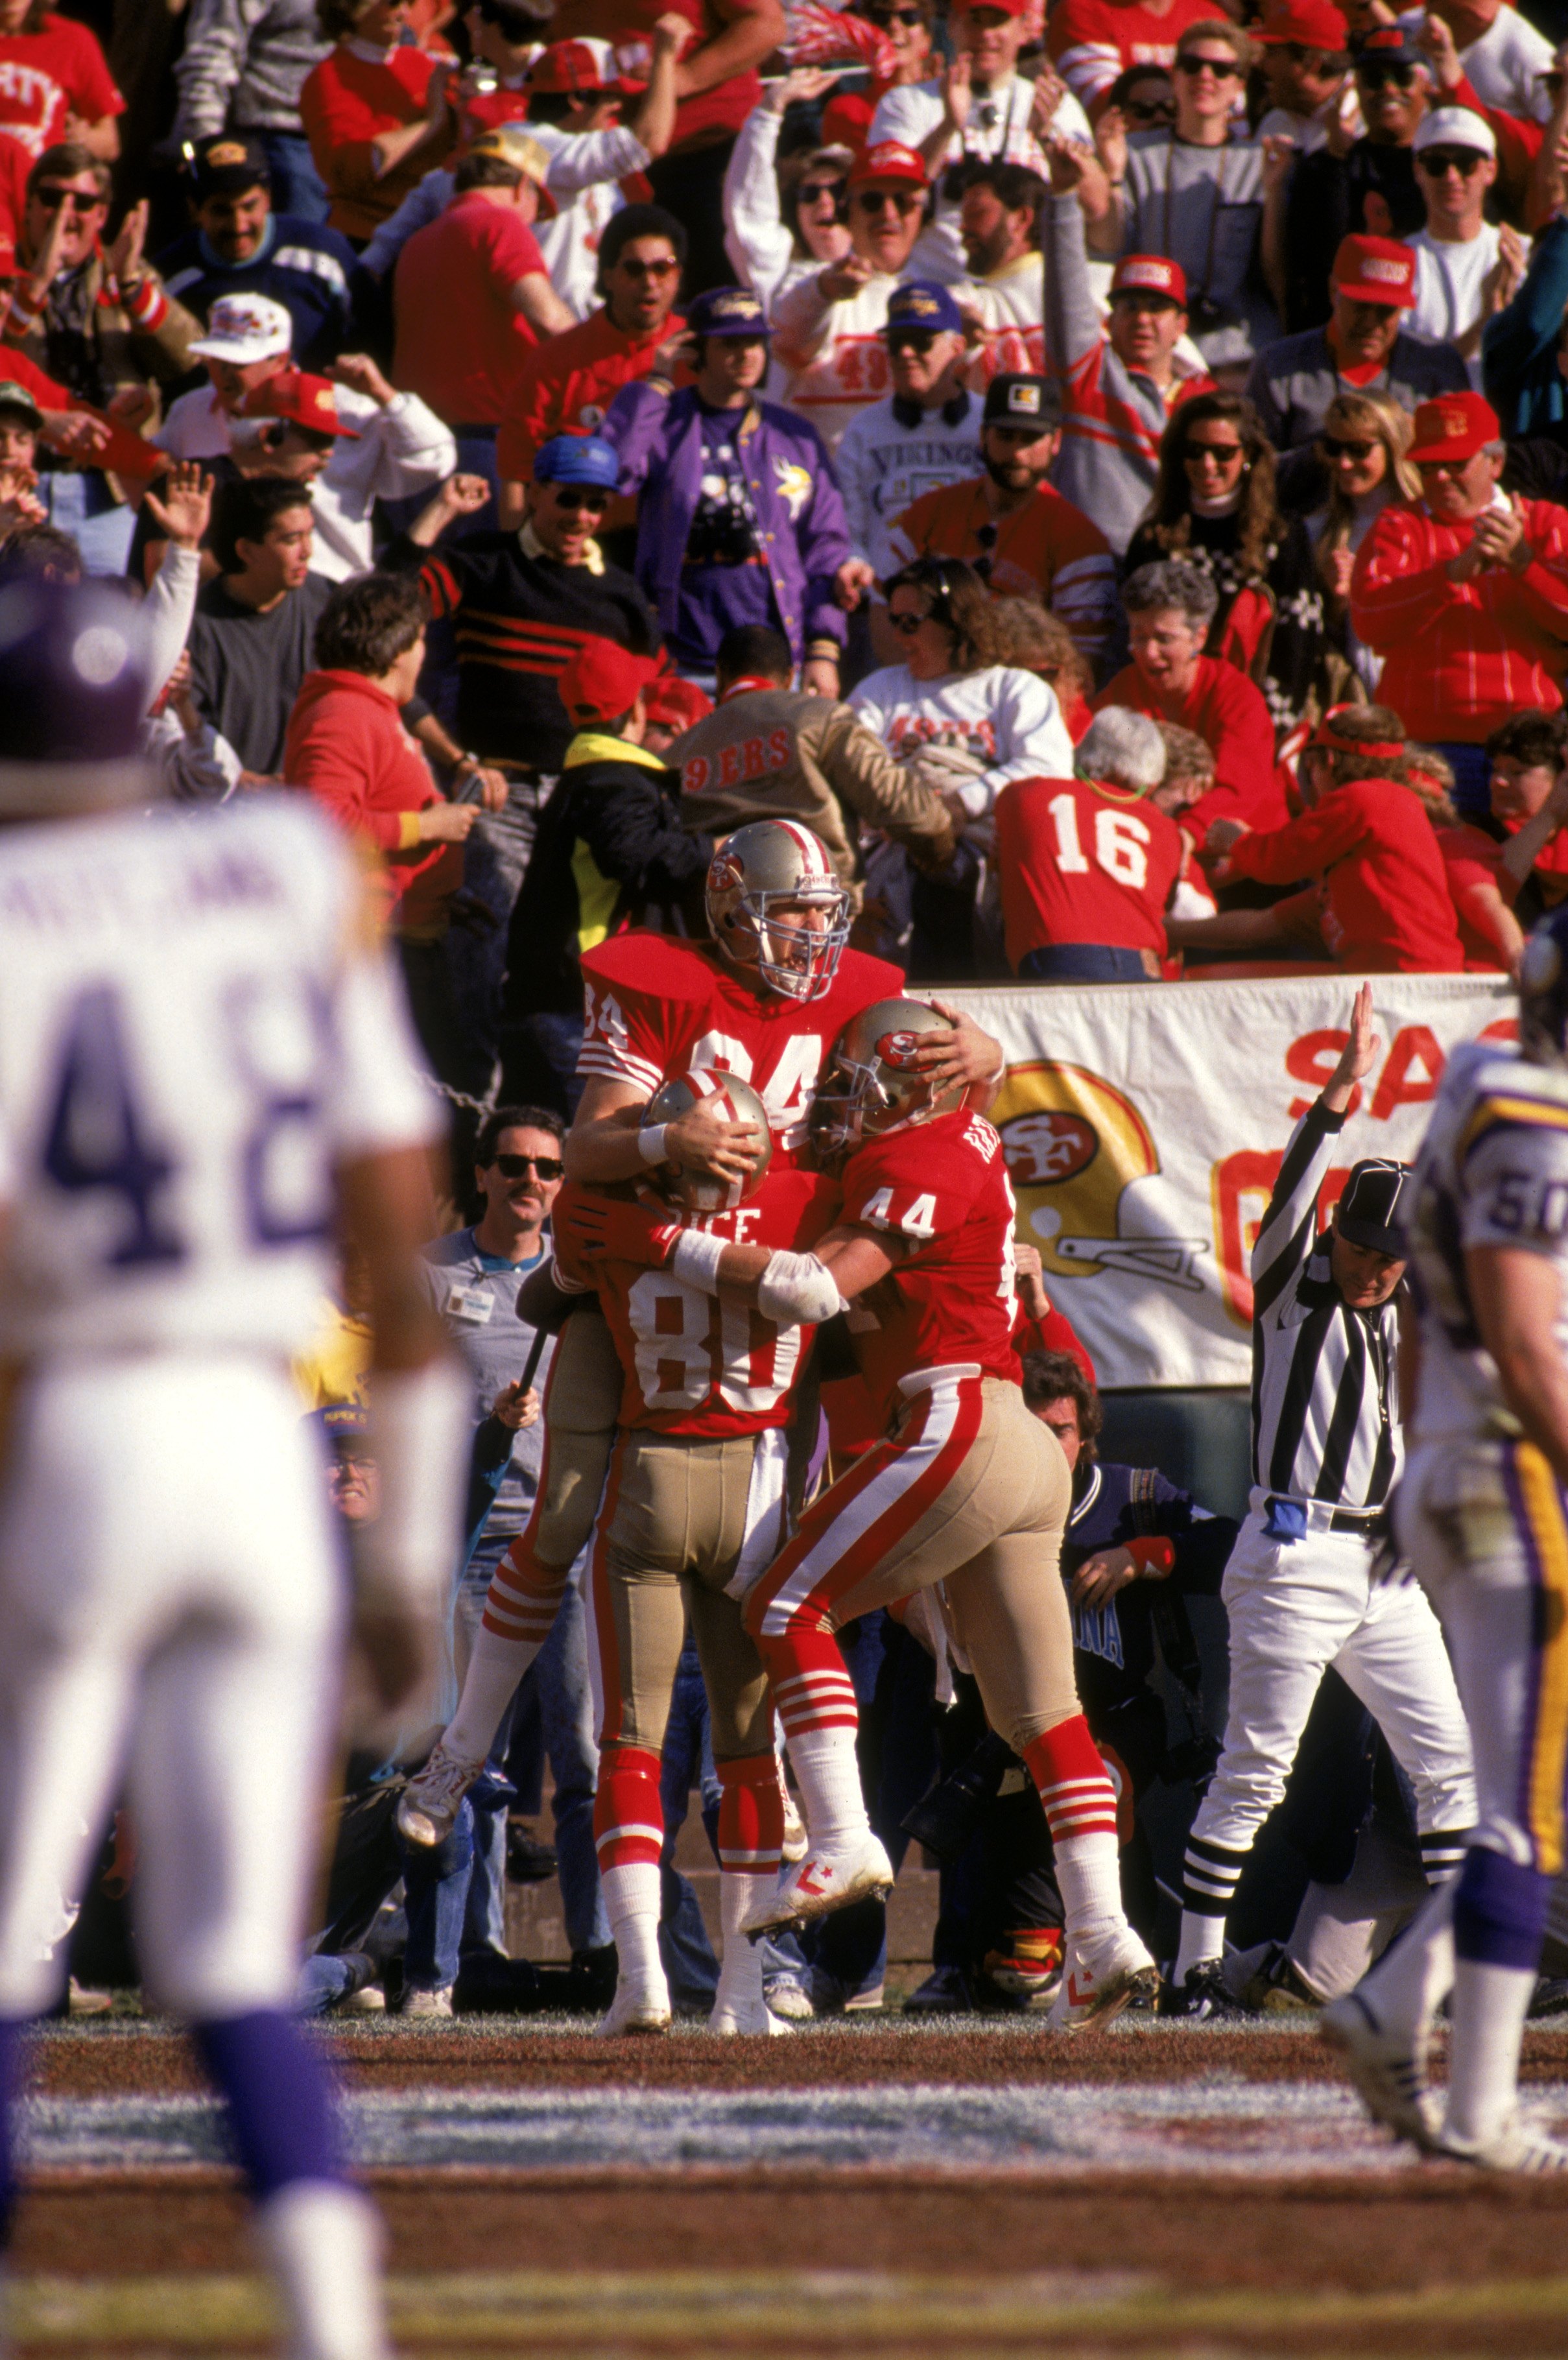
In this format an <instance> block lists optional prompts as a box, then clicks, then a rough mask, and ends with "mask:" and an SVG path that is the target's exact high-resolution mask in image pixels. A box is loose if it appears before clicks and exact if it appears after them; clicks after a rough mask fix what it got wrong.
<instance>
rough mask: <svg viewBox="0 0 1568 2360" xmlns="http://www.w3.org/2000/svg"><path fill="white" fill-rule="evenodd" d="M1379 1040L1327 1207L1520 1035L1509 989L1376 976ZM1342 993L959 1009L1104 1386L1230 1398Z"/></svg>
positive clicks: (1179, 994) (1055, 1273) (1224, 988)
mask: <svg viewBox="0 0 1568 2360" xmlns="http://www.w3.org/2000/svg"><path fill="white" fill-rule="evenodd" d="M1371 980H1372V984H1373V990H1374V995H1375V999H1376V1004H1377V1032H1378V1035H1379V1038H1380V1041H1381V1043H1382V1047H1381V1053H1380V1055H1379V1059H1378V1063H1377V1067H1376V1068H1375V1069H1374V1071H1373V1073H1372V1074H1371V1075H1370V1076H1368V1079H1367V1083H1366V1084H1365V1085H1364V1086H1363V1087H1362V1088H1361V1089H1360V1090H1358V1091H1357V1093H1356V1100H1355V1101H1354V1102H1353V1106H1352V1110H1351V1113H1350V1116H1349V1118H1348V1120H1346V1123H1345V1131H1344V1132H1343V1134H1342V1142H1343V1153H1342V1154H1341V1155H1340V1156H1339V1157H1338V1158H1336V1161H1335V1165H1334V1170H1333V1171H1331V1173H1330V1175H1329V1177H1328V1180H1327V1183H1326V1184H1325V1186H1324V1190H1323V1198H1322V1200H1321V1213H1322V1218H1323V1219H1324V1220H1326V1219H1327V1218H1328V1214H1329V1211H1330V1209H1331V1208H1332V1207H1333V1204H1334V1199H1335V1197H1336V1196H1338V1194H1339V1192H1340V1190H1341V1188H1343V1186H1344V1185H1345V1177H1346V1175H1347V1174H1348V1172H1349V1169H1350V1166H1351V1165H1352V1164H1354V1163H1356V1161H1357V1159H1358V1158H1359V1157H1361V1156H1364V1155H1397V1156H1399V1157H1402V1158H1404V1159H1406V1160H1409V1159H1410V1157H1411V1156H1412V1155H1413V1154H1414V1153H1415V1151H1416V1149H1417V1147H1418V1146H1419V1145H1420V1143H1421V1136H1422V1134H1423V1132H1424V1131H1425V1128H1426V1122H1427V1116H1428V1110H1429V1109H1430V1107H1431V1104H1432V1099H1433V1098H1434V1097H1435V1096H1436V1092H1437V1086H1438V1084H1439V1082H1440V1081H1441V1080H1442V1078H1443V1068H1444V1066H1445V1065H1446V1064H1447V1060H1448V1054H1449V1052H1450V1051H1451V1050H1452V1049H1454V1047H1456V1046H1457V1045H1458V1043H1460V1042H1462V1041H1468V1040H1473V1039H1474V1038H1475V1035H1476V1034H1477V1033H1480V1032H1486V1033H1487V1034H1488V1035H1489V1036H1491V1037H1496V1038H1499V1039H1503V1040H1512V1039H1513V1038H1514V1032H1515V1028H1514V1023H1513V1019H1512V1012H1511V1011H1512V995H1511V993H1510V991H1509V989H1508V984H1507V982H1506V980H1505V979H1504V978H1503V977H1501V976H1497V977H1491V976H1401V975H1390V976H1376V977H1374V978H1371ZM1358 981H1359V978H1356V977H1346V976H1323V975H1314V976H1311V977H1303V978H1301V980H1300V981H1293V980H1290V979H1282V980H1269V981H1261V980H1252V981H1243V982H1236V983H1182V984H1130V985H1107V986H1090V987H1083V988H1077V987H1068V988H1058V989H1034V990H1025V989H1015V990H996V991H984V992H982V991H955V992H953V993H951V994H946V995H944V997H946V998H950V999H951V1000H953V1001H954V1002H955V1003H962V1005H963V1006H964V1007H965V1008H966V1009H967V1010H968V1011H969V1012H970V1013H971V1014H972V1015H973V1016H974V1017H975V1020H976V1021H977V1022H979V1023H981V1024H984V1025H985V1028H986V1030H987V1031H988V1032H993V1033H995V1034H996V1037H997V1039H998V1040H1000V1041H1001V1043H1002V1044H1003V1046H1004V1048H1005V1049H1006V1051H1007V1077H1006V1080H1005V1081H1004V1083H1003V1087H1002V1090H1001V1094H1000V1096H999V1097H998V1098H997V1101H996V1106H995V1107H994V1108H993V1109H992V1112H991V1120H993V1122H995V1123H996V1127H997V1129H998V1130H999V1131H1000V1132H1001V1134H1002V1145H1003V1152H1004V1153H1005V1154H1006V1157H1007V1171H1008V1175H1009V1177H1010V1178H1011V1181H1012V1185H1013V1189H1014V1193H1015V1194H1016V1196H1017V1197H1018V1236H1019V1238H1020V1239H1026V1240H1029V1242H1030V1243H1032V1244H1034V1245H1036V1246H1038V1247H1039V1248H1040V1259H1041V1262H1042V1263H1043V1266H1044V1270H1045V1283H1046V1287H1047V1290H1048V1292H1049V1293H1050V1295H1051V1299H1052V1300H1053V1302H1055V1303H1056V1304H1057V1305H1058V1306H1059V1307H1060V1308H1061V1309H1062V1311H1063V1312H1065V1313H1066V1315H1067V1317H1068V1318H1069V1319H1071V1320H1072V1322H1073V1326H1074V1327H1076V1328H1077V1329H1078V1331H1079V1333H1080V1334H1081V1336H1082V1337H1083V1341H1084V1342H1085V1344H1086V1345H1087V1346H1088V1347H1089V1349H1090V1351H1091V1352H1092V1353H1093V1355H1094V1360H1095V1364H1096V1366H1097V1368H1098V1370H1099V1372H1100V1379H1101V1382H1102V1383H1103V1384H1105V1385H1107V1386H1111V1387H1115V1386H1118V1385H1124V1386H1125V1385H1241V1384H1246V1383H1247V1382H1248V1378H1249V1374H1250V1340H1249V1326H1250V1321H1251V1316H1252V1285H1251V1280H1250V1277H1249V1275H1248V1262H1249V1258H1250V1255H1251V1251H1252V1245H1253V1241H1254V1240H1255V1239H1256V1237H1257V1235H1258V1223H1259V1221H1260V1220H1261V1218H1262V1216H1263V1211H1264V1208H1265V1207H1266V1206H1267V1204H1268V1201H1269V1191H1270V1189H1271V1188H1272V1186H1273V1185H1274V1178H1275V1175H1276V1174H1277V1173H1278V1171H1279V1163H1280V1159H1281V1157H1282V1156H1283V1154H1284V1151H1285V1144H1286V1142H1287V1140H1288V1139H1289V1138H1290V1131H1291V1129H1292V1127H1293V1125H1294V1123H1295V1122H1296V1120H1298V1118H1299V1117H1300V1115H1301V1113H1302V1112H1303V1111H1304V1109H1305V1108H1306V1107H1307V1106H1308V1104H1309V1103H1310V1102H1311V1100H1312V1098H1315V1097H1316V1095H1317V1093H1318V1091H1319V1090H1320V1089H1322V1087H1323V1084H1324V1082H1325V1081H1326V1080H1327V1079H1328V1076H1329V1074H1330V1073H1331V1072H1332V1070H1333V1067H1334V1062H1335V1060H1336V1059H1337V1057H1338V1055H1339V1053H1340V1050H1341V1048H1342V1047H1343V1046H1344V1043H1345V1027H1346V1020H1347V1018H1348V1014H1349V1010H1350V1003H1351V1000H1352V999H1353V997H1354V995H1355V991H1356V984H1357V982H1358Z"/></svg>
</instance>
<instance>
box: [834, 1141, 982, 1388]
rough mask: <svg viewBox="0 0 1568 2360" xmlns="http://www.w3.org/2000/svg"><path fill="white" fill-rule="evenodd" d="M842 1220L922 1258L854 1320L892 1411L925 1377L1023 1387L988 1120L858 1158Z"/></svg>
mask: <svg viewBox="0 0 1568 2360" xmlns="http://www.w3.org/2000/svg"><path fill="white" fill-rule="evenodd" d="M842 1185H843V1189H844V1211H843V1214H842V1216H841V1218H843V1219H844V1221H846V1222H850V1223H854V1224H855V1225H856V1226H857V1227H865V1228H867V1229H881V1230H885V1231H886V1232H887V1235H888V1236H889V1237H892V1238H898V1239H900V1240H903V1241H904V1243H905V1244H906V1245H909V1246H912V1247H913V1248H914V1249H915V1250H914V1251H913V1252H912V1253H911V1254H909V1257H908V1259H907V1260H905V1261H902V1262H899V1263H898V1265H897V1267H896V1268H895V1269H894V1270H892V1271H891V1272H889V1273H888V1275H887V1277H886V1278H885V1279H882V1280H880V1281H879V1282H878V1284H877V1285H876V1286H874V1287H871V1288H870V1289H869V1290H868V1291H867V1292H866V1294H865V1295H862V1296H861V1297H860V1299H859V1300H858V1302H856V1303H855V1304H853V1305H852V1306H851V1307H850V1314H849V1330H850V1334H851V1335H852V1336H853V1338H854V1339H855V1355H856V1358H857V1359H858V1360H859V1362H860V1370H861V1374H862V1375H863V1376H864V1378H865V1379H866V1383H867V1384H868V1385H869V1387H870V1388H871V1391H872V1393H874V1394H875V1395H876V1397H877V1401H878V1402H879V1403H880V1404H882V1405H883V1407H884V1408H885V1409H887V1410H889V1411H891V1410H892V1409H894V1408H896V1407H897V1406H898V1404H899V1402H900V1400H901V1399H902V1398H903V1396H902V1395H901V1394H900V1392H899V1386H900V1382H902V1381H903V1380H905V1379H907V1378H909V1377H911V1376H913V1375H915V1374H916V1373H917V1371H920V1370H923V1369H949V1368H953V1367H955V1366H957V1367H963V1366H965V1365H967V1366H969V1367H970V1368H973V1369H975V1371H977V1372H978V1373H979V1374H980V1375H982V1376H987V1377H1005V1378H1006V1379H1007V1382H1009V1383H1010V1384H1015V1385H1016V1384H1017V1383H1018V1355H1017V1354H1016V1353H1015V1351H1014V1350H1013V1342H1012V1337H1013V1309H1014V1303H1013V1296H1014V1266H1013V1223H1014V1220H1015V1219H1016V1218H1017V1214H1018V1207H1017V1205H1016V1204H1015V1202H1014V1199H1013V1191H1012V1187H1011V1185H1010V1184H1009V1182H1008V1179H1007V1165H1006V1164H1004V1162H1003V1161H1002V1142H1001V1140H1000V1138H999V1136H998V1135H997V1133H996V1131H994V1130H993V1129H992V1127H991V1125H990V1124H989V1123H988V1122H987V1121H986V1120H985V1116H984V1115H978V1114H965V1113H964V1112H962V1111H960V1112H959V1113H957V1114H944V1115H939V1116H938V1117H937V1119H936V1120H935V1121H934V1122H929V1123H920V1124H917V1126H916V1127H915V1128H914V1130H912V1131H893V1132H892V1133H890V1134H889V1135H888V1136H887V1137H886V1138H883V1139H876V1140H870V1141H868V1142H866V1145H865V1146H864V1147H861V1148H858V1149H856V1151H855V1154H854V1155H853V1156H851V1158H850V1160H849V1164H848V1166H847V1167H846V1169H845V1172H844V1180H843V1183H842Z"/></svg>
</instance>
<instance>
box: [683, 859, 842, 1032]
mask: <svg viewBox="0 0 1568 2360" xmlns="http://www.w3.org/2000/svg"><path fill="white" fill-rule="evenodd" d="M703 899H704V901H705V903H706V906H707V912H708V923H709V925H710V926H711V927H712V929H713V940H714V941H715V942H716V943H717V944H718V945H719V947H720V949H721V950H722V951H723V952H724V955H725V956H726V957H727V958H731V959H733V960H734V961H735V965H736V966H737V967H756V968H757V972H758V974H759V975H760V977H761V978H762V980H763V982H764V984H766V986H767V987H768V990H769V991H776V992H778V994H779V997H780V999H783V1000H820V999H821V998H822V994H823V992H825V991H826V990H827V989H828V987H829V985H830V984H831V983H832V982H833V977H834V976H835V975H836V974H837V973H838V963H839V960H840V959H841V958H842V957H843V956H844V945H845V944H846V943H847V942H848V940H849V921H850V909H849V894H848V891H847V890H846V889H845V887H844V884H843V882H842V881H841V880H840V877H839V873H838V870H837V869H835V868H834V867H833V862H832V861H831V860H830V859H829V858H828V853H827V847H826V846H825V845H824V844H823V842H822V838H821V836H813V835H812V833H811V829H810V828H809V827H802V826H801V825H800V821H799V820H793V819H754V820H748V821H747V823H746V825H745V827H737V828H736V830H735V834H734V835H733V836H725V838H724V842H723V843H722V844H721V845H718V846H716V847H715V848H714V852H713V859H712V860H711V861H710V863H709V864H708V881H707V889H706V891H705V893H704V896H703ZM786 901H794V902H803V903H805V904H806V905H807V906H808V907H809V908H811V909H812V910H821V911H822V912H825V914H826V918H827V923H826V925H825V927H822V928H816V927H812V926H809V925H805V924H802V923H800V920H798V919H794V920H791V919H789V918H788V917H785V916H783V915H782V914H781V910H780V905H781V904H782V903H784V902H786Z"/></svg>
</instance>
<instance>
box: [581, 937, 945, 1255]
mask: <svg viewBox="0 0 1568 2360" xmlns="http://www.w3.org/2000/svg"><path fill="white" fill-rule="evenodd" d="M903 990H904V978H903V976H902V974H901V973H900V972H899V970H898V968H897V967H890V966H889V965H888V964H887V960H885V959H877V958H867V957H866V955H865V953H864V952H862V951H849V950H846V951H845V952H844V956H843V957H842V958H841V959H840V961H839V965H838V973H837V974H836V975H835V976H834V978H833V983H832V984H831V986H830V987H829V989H828V990H827V992H826V993H825V994H824V996H823V997H822V999H821V1000H783V999H780V998H779V995H778V994H777V993H776V992H770V991H768V992H763V991H757V990H755V989H753V988H752V986H751V985H750V984H749V983H748V982H747V981H746V978H745V977H744V976H743V975H742V973H741V971H740V970H739V969H738V968H737V967H732V966H731V965H730V963H729V961H728V960H727V959H726V958H725V957H724V956H723V955H722V953H720V952H718V951H710V950H701V949H699V948H698V946H697V945H696V944H695V943H686V942H681V941H679V940H678V939H676V938H675V937H674V936H672V935H669V934H615V935H614V936H612V937H611V939H610V940H609V941H608V942H604V943H601V944H600V945H599V946H598V948H597V949H596V950H591V951H585V952H584V953H583V999H584V1016H583V1049H582V1054H581V1055H580V1057H579V1059H578V1065H577V1070H578V1072H579V1073H580V1074H583V1075H590V1074H592V1075H599V1076H604V1078H605V1079H607V1080H609V1081H615V1082H628V1083H630V1084H631V1085H632V1086H633V1087H635V1088H637V1089H638V1090H641V1091H642V1092H643V1093H644V1094H645V1095H646V1096H647V1097H648V1098H651V1097H652V1096H653V1094H654V1092H655V1090H657V1089H658V1087H659V1084H660V1083H661V1082H662V1081H663V1080H665V1078H666V1077H667V1076H670V1075H672V1074H681V1073H685V1072H686V1071H688V1070H689V1068H690V1067H691V1066H693V1065H702V1066H716V1067H718V1068H719V1069H720V1070H721V1071H723V1072H724V1073H726V1074H738V1075H739V1076H740V1077H741V1079H742V1080H743V1081H746V1082H749V1083H750V1084H751V1086H752V1087H753V1089H755V1090H756V1091H757V1094H758V1096H759V1097H760V1098H761V1099H762V1102H763V1104H764V1106H766V1108H767V1109H768V1123H769V1125H770V1127H771V1129H772V1131H773V1169H774V1171H775V1172H777V1171H778V1170H779V1168H780V1163H781V1161H782V1162H783V1163H784V1164H789V1163H792V1162H793V1161H794V1160H795V1158H796V1157H797V1156H798V1155H799V1153H800V1150H801V1148H802V1147H804V1145H805V1143H806V1118H807V1115H808V1114H809V1112H810V1110H811V1093H812V1091H813V1090H814V1089H815V1088H816V1087H817V1079H818V1076H820V1074H821V1073H822V1068H823V1066H824V1065H826V1064H827V1061H828V1053H829V1051H830V1050H831V1049H832V1047H833V1043H834V1042H835V1041H836V1040H837V1038H838V1036H839V1034H840V1033H841V1032H843V1030H844V1026H845V1025H846V1024H847V1023H848V1022H849V1020H850V1018H851V1017H852V1016H858V1015H859V1013H860V1011H861V1010H862V1009H863V1008H869V1007H870V1006H871V1005H872V1003H873V1001H875V1000H898V999H901V998H902V996H903ZM771 1242H773V1243H782V1242H783V1240H771Z"/></svg>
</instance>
